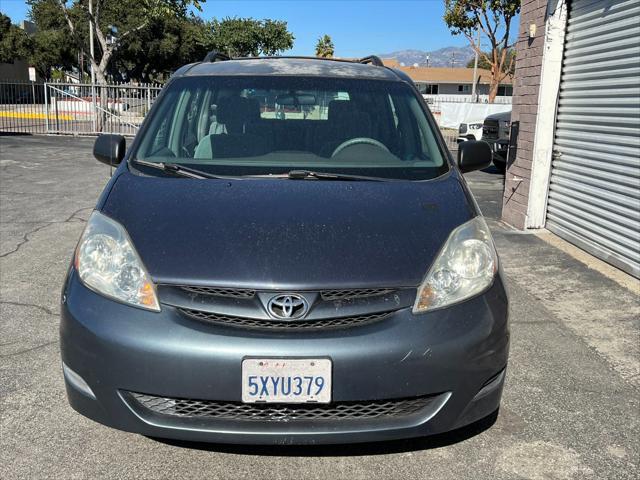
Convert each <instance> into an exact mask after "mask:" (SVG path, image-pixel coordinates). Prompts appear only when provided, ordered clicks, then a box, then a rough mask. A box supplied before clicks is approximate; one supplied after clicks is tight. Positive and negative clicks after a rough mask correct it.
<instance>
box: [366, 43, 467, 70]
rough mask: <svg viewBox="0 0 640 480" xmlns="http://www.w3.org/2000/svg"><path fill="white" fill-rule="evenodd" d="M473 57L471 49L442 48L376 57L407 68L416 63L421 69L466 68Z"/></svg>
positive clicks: (411, 50)
mask: <svg viewBox="0 0 640 480" xmlns="http://www.w3.org/2000/svg"><path fill="white" fill-rule="evenodd" d="M474 55H475V54H474V51H473V49H472V48H471V47H444V48H440V49H439V50H434V51H431V52H426V51H424V50H415V49H409V50H398V51H396V52H390V53H381V54H379V55H378V56H379V57H380V58H395V59H396V60H398V61H399V62H400V63H401V64H402V63H403V64H404V65H406V66H407V67H409V66H411V65H414V64H416V63H417V64H418V65H419V66H421V67H424V66H427V64H428V65H429V66H430V67H452V66H453V67H466V66H467V63H468V62H469V60H471V59H473V57H474ZM427 57H428V59H429V60H428V62H427Z"/></svg>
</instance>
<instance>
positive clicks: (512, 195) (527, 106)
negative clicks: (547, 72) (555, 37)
mask: <svg viewBox="0 0 640 480" xmlns="http://www.w3.org/2000/svg"><path fill="white" fill-rule="evenodd" d="M546 10H547V1H546V0H522V8H521V11H520V29H519V34H518V40H517V43H516V74H515V81H514V88H513V110H512V113H511V121H512V122H514V121H519V122H520V131H519V134H518V146H517V150H516V155H515V160H514V161H513V163H512V164H510V165H509V166H508V169H507V173H506V176H505V188H504V198H503V205H502V219H503V220H504V221H505V222H507V223H508V224H510V225H513V226H514V227H516V228H519V229H524V225H525V219H526V215H527V205H528V203H529V179H530V178H531V162H532V160H533V139H534V136H535V127H536V117H537V115H536V112H537V109H538V94H539V88H540V73H541V70H542V49H543V46H544V31H545V28H544V21H545V13H546ZM533 23H535V24H536V35H535V37H534V38H533V39H530V38H529V25H531V24H533Z"/></svg>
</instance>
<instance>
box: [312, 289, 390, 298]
mask: <svg viewBox="0 0 640 480" xmlns="http://www.w3.org/2000/svg"><path fill="white" fill-rule="evenodd" d="M393 292H394V290H393V289H391V288H355V289H350V290H324V291H322V292H321V293H320V296H321V297H322V300H325V301H333V300H352V299H355V298H366V297H377V296H378V295H387V294H389V293H393Z"/></svg>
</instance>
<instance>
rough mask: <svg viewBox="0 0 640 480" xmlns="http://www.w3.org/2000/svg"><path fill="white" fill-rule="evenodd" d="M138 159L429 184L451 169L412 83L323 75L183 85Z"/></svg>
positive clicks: (170, 94)
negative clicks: (412, 87)
mask: <svg viewBox="0 0 640 480" xmlns="http://www.w3.org/2000/svg"><path fill="white" fill-rule="evenodd" d="M133 156H134V158H136V159H138V160H144V161H146V162H154V163H175V164H180V165H184V166H188V167H191V168H197V169H199V170H202V171H206V172H209V173H212V174H218V175H233V176H241V175H280V174H286V173H287V172H289V171H291V170H310V171H318V172H330V173H337V174H350V175H362V176H372V177H382V178H398V179H409V180H422V179H430V178H434V177H437V176H439V175H442V174H443V173H445V172H446V171H448V166H447V163H446V162H445V160H444V158H443V156H442V153H441V151H440V149H439V147H438V144H437V142H436V138H435V135H434V132H433V130H432V128H431V126H430V124H429V122H428V120H427V118H426V115H425V113H424V111H423V110H422V107H421V105H420V103H419V100H418V98H417V97H416V95H415V93H414V92H413V91H412V89H411V88H410V87H409V86H408V85H406V84H404V83H402V82H391V81H381V80H363V79H337V78H326V77H323V78H313V77H295V76H228V77H222V76H220V77H215V76H210V77H206V76H201V77H190V78H189V77H186V78H180V79H177V80H175V81H173V82H171V84H170V85H169V86H167V91H166V93H165V95H164V96H163V97H162V100H161V101H160V103H159V104H158V105H157V106H156V108H154V110H153V112H152V114H151V117H150V118H149V121H148V125H147V127H146V128H145V130H144V132H143V133H142V138H141V139H140V144H139V148H138V149H137V151H136V152H134V155H133Z"/></svg>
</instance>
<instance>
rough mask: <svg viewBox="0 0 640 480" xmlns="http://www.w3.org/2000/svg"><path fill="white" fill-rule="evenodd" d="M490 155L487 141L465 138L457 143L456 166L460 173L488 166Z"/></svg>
mask: <svg viewBox="0 0 640 480" xmlns="http://www.w3.org/2000/svg"><path fill="white" fill-rule="evenodd" d="M492 156H493V154H492V153H491V147H490V146H489V144H488V143H487V142H483V141H476V140H467V141H466V142H460V143H459V144H458V168H459V169H460V171H461V172H462V173H466V172H472V171H474V170H482V169H484V168H487V167H489V166H490V165H491V160H492Z"/></svg>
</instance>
